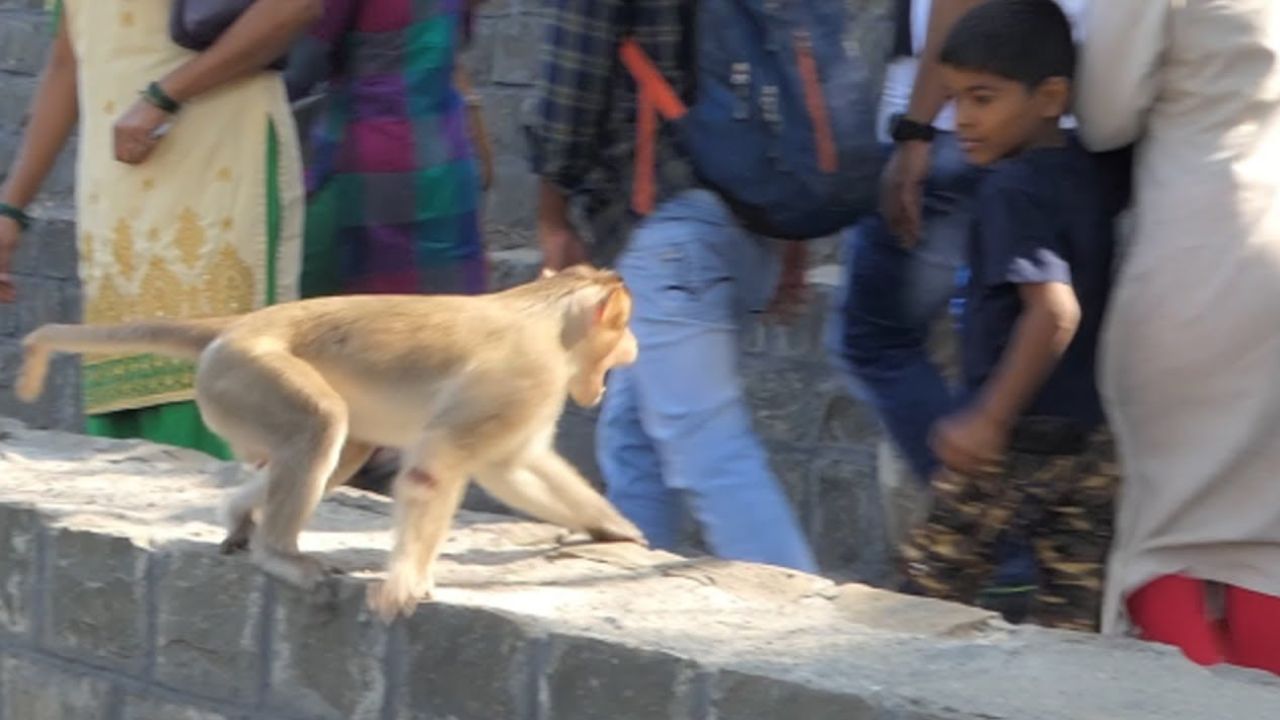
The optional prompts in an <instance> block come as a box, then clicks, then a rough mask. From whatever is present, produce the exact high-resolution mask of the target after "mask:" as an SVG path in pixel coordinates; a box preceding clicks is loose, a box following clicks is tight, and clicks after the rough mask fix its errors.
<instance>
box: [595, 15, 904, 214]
mask: <svg viewBox="0 0 1280 720" xmlns="http://www.w3.org/2000/svg"><path fill="white" fill-rule="evenodd" d="M871 5H875V3H872V2H870V1H869V0H697V9H696V20H695V21H694V28H695V31H694V33H693V36H692V37H693V47H692V52H691V53H690V55H691V56H692V64H693V65H694V66H695V68H696V72H694V73H693V75H692V81H693V84H694V88H693V99H692V102H691V104H689V105H686V104H685V102H684V101H683V100H682V99H681V98H680V96H679V95H678V94H677V93H676V92H675V91H674V90H673V89H672V87H671V86H670V84H669V83H668V82H667V81H666V80H665V79H664V78H663V77H662V76H661V74H660V72H659V71H658V69H657V67H656V66H655V65H654V64H653V62H652V60H651V59H650V58H649V57H648V56H647V55H646V54H645V52H644V50H643V49H642V48H641V47H640V45H639V44H638V43H637V42H635V41H634V40H633V39H630V38H626V39H624V40H623V42H622V43H621V44H620V46H619V50H618V52H619V57H620V59H621V61H622V64H623V66H624V67H625V68H626V69H627V71H628V72H629V73H630V75H631V77H632V78H634V80H635V82H636V106H637V118H636V128H637V129H636V138H637V142H636V158H635V173H636V176H635V179H634V180H635V181H634V183H633V192H632V198H631V201H632V208H633V209H634V210H635V211H636V212H638V213H640V214H642V215H643V214H647V213H648V212H650V211H652V209H653V205H654V195H655V192H654V179H653V178H654V166H653V164H654V143H655V141H656V133H657V123H658V116H661V117H662V119H663V120H665V121H667V122H669V123H672V124H673V125H674V126H675V129H676V133H675V134H676V138H677V141H678V143H679V144H680V147H681V148H682V149H683V150H684V152H685V154H686V155H687V157H689V159H690V160H691V162H692V165H693V169H694V172H695V173H696V175H697V176H698V179H699V180H700V181H701V182H702V183H703V184H705V185H706V186H707V187H709V188H710V189H712V190H715V191H716V192H718V193H719V194H720V195H721V196H722V197H723V198H724V199H725V200H726V202H727V203H728V204H729V205H730V207H732V208H733V210H734V212H735V214H736V215H737V216H738V217H739V218H740V219H741V220H742V221H743V224H744V225H745V226H746V227H748V229H750V230H752V231H754V232H757V233H759V234H762V235H766V236H769V237H775V238H785V239H792V240H803V239H812V238H817V237H824V236H827V235H831V234H832V233H834V232H836V231H838V230H840V229H841V228H844V227H847V226H849V225H852V224H853V223H854V222H856V221H857V220H858V219H859V217H860V216H862V215H863V214H865V213H867V212H869V211H873V210H874V208H875V201H876V195H877V191H878V185H879V178H880V172H881V169H882V168H883V164H884V161H885V158H886V151H885V149H884V148H883V146H882V145H881V143H880V142H879V141H878V139H877V138H876V132H875V130H876V128H875V121H876V105H877V103H878V102H879V98H880V92H881V83H882V80H883V76H884V63H883V61H881V60H880V58H881V57H882V56H885V55H887V53H886V52H884V49H883V48H879V49H869V50H867V51H865V52H860V50H861V48H858V47H857V45H858V43H857V42H856V40H857V39H858V38H856V37H855V36H854V34H853V32H852V31H853V30H854V27H853V23H852V20H851V16H852V15H854V14H855V13H854V11H853V8H854V6H871ZM881 5H882V3H881ZM874 12H876V11H875V10H873V9H868V8H867V7H862V8H861V11H860V12H858V13H856V14H857V15H858V17H857V18H856V19H857V20H859V21H860V22H861V21H868V19H869V18H870V17H871V16H872V14H873V13H874ZM882 14H883V13H882ZM888 20H889V22H887V23H884V24H883V25H884V28H883V29H884V30H885V31H886V32H885V33H882V34H887V35H891V34H892V33H891V27H892V24H891V23H892V18H891V17H890V18H888ZM863 35H864V36H866V35H869V34H867V33H863Z"/></svg>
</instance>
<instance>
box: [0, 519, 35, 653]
mask: <svg viewBox="0 0 1280 720" xmlns="http://www.w3.org/2000/svg"><path fill="white" fill-rule="evenodd" d="M39 527H40V525H39V523H38V522H37V521H36V518H35V516H34V515H33V514H32V513H30V512H24V511H21V510H17V509H14V508H0V558H4V560H3V562H0V630H3V632H5V633H10V634H13V635H25V634H27V633H29V632H31V628H32V606H33V603H34V598H35V587H36V572H37V571H36V562H35V560H36V543H37V542H39V538H38V537H37V532H38V531H39Z"/></svg>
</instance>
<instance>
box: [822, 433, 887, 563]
mask: <svg viewBox="0 0 1280 720" xmlns="http://www.w3.org/2000/svg"><path fill="white" fill-rule="evenodd" d="M875 458H876V456H875V451H874V449H873V448H862V449H855V450H852V451H846V452H841V453H834V452H832V453H824V454H823V455H822V456H821V457H819V458H816V459H815V461H814V462H813V464H812V466H811V467H812V473H813V492H814V500H813V504H814V525H813V528H812V532H813V535H812V536H811V540H812V542H813V546H814V552H816V553H817V555H818V564H819V565H820V566H821V567H822V568H824V569H826V570H829V571H840V572H841V573H842V574H843V573H846V572H848V573H853V575H854V576H855V577H858V578H861V579H865V580H868V581H875V580H878V579H880V578H881V577H883V575H884V573H885V572H887V570H888V568H887V563H886V560H885V557H884V554H885V551H886V547H885V531H884V522H883V518H882V517H881V505H880V503H879V498H878V486H877V484H876V466H875Z"/></svg>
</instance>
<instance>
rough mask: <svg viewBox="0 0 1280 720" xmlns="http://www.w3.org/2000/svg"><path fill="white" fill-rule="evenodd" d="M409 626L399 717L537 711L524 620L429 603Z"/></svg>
mask: <svg viewBox="0 0 1280 720" xmlns="http://www.w3.org/2000/svg"><path fill="white" fill-rule="evenodd" d="M405 630H406V632H405V642H404V645H405V651H406V653H407V658H406V662H405V675H404V677H403V678H402V680H401V693H400V700H399V704H400V715H399V717H400V718H401V720H436V719H437V718H521V717H531V716H532V707H531V705H532V701H533V692H532V690H533V687H534V677H533V665H532V659H531V658H532V654H533V641H532V640H531V637H530V631H529V629H528V627H526V625H525V624H524V623H521V622H519V621H517V620H514V619H511V618H508V617H506V616H504V615H499V614H497V613H494V612H490V611H487V610H481V609H477V608H469V607H461V606H454V605H445V604H443V603H430V604H427V605H424V606H422V607H421V608H420V609H419V610H418V612H417V613H416V614H415V615H414V616H413V617H412V618H411V619H410V620H409V621H408V622H407V623H406V627H405Z"/></svg>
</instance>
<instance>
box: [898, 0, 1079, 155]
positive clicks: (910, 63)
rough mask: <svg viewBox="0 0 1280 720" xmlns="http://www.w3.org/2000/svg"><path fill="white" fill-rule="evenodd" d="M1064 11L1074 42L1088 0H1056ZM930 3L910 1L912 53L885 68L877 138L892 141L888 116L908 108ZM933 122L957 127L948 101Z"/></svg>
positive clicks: (1065, 124)
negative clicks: (1069, 22)
mask: <svg viewBox="0 0 1280 720" xmlns="http://www.w3.org/2000/svg"><path fill="white" fill-rule="evenodd" d="M1057 3H1058V4H1059V5H1061V6H1062V10H1063V12H1065V13H1066V15H1067V17H1068V18H1069V19H1070V20H1071V25H1072V29H1073V31H1074V34H1075V38H1076V42H1080V40H1081V38H1082V34H1083V32H1082V31H1083V29H1084V28H1083V22H1082V20H1083V18H1084V12H1085V10H1086V9H1087V8H1088V6H1089V0H1057ZM932 7H933V2H932V0H912V2H911V52H912V54H913V56H912V57H900V58H894V59H893V61H892V62H890V63H889V66H888V67H887V68H886V70H885V77H884V90H883V92H882V93H881V95H880V110H879V114H878V119H877V125H876V127H877V128H878V133H879V135H880V139H881V140H882V141H884V142H886V143H888V142H891V139H890V137H889V118H891V117H893V116H894V115H896V114H898V113H904V112H906V111H907V105H908V104H910V102H911V88H912V87H913V86H914V85H915V82H916V73H917V72H918V71H919V69H920V60H919V56H920V53H921V52H923V51H924V44H925V40H926V38H927V37H928V35H929V12H930V10H931V9H932ZM933 126H934V127H935V128H937V129H939V130H942V131H945V132H954V131H955V129H956V116H955V108H954V107H952V104H951V103H947V104H946V105H945V106H943V108H942V110H941V111H939V112H938V117H937V118H936V119H935V120H934V121H933ZM1062 126H1063V127H1074V126H1075V121H1074V120H1073V119H1072V118H1069V117H1067V118H1063V123H1062Z"/></svg>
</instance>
